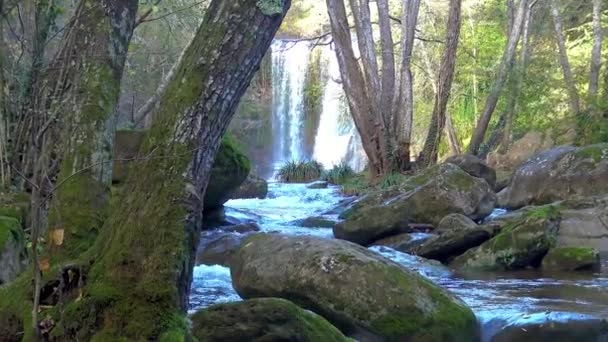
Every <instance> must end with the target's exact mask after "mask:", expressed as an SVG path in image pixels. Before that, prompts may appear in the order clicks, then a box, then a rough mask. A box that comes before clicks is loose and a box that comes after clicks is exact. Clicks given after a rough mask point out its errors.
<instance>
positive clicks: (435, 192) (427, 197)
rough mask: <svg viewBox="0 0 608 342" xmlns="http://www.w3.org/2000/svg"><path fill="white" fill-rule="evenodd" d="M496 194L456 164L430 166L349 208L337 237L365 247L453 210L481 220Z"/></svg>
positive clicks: (430, 222)
mask: <svg viewBox="0 0 608 342" xmlns="http://www.w3.org/2000/svg"><path fill="white" fill-rule="evenodd" d="M495 202H496V196H495V194H494V191H493V189H492V188H491V187H490V185H489V184H488V183H487V182H486V181H485V180H483V179H480V178H477V177H472V176H471V175H469V174H468V173H466V172H464V171H463V170H462V169H461V168H459V167H458V166H456V165H453V164H442V165H437V166H434V167H431V168H429V169H427V170H425V171H423V172H421V173H420V174H417V175H415V176H412V177H409V178H407V179H406V180H405V181H404V182H403V183H402V184H399V185H397V186H395V187H394V188H391V189H389V190H386V191H379V192H376V193H372V194H370V195H367V196H365V197H363V198H361V199H360V200H358V201H357V202H355V203H354V204H353V206H352V207H351V208H349V209H348V210H346V211H345V212H344V213H343V214H342V215H340V217H341V218H343V219H344V221H343V222H340V223H338V224H337V225H336V226H335V227H334V235H335V236H336V237H337V238H339V239H344V240H348V241H352V242H356V243H359V244H362V245H366V244H369V243H372V242H374V241H375V240H378V239H381V238H383V237H387V236H390V235H395V234H397V233H400V232H408V231H409V230H410V229H409V226H408V224H409V223H429V224H432V225H434V226H436V225H437V224H439V222H440V221H441V219H442V218H444V217H445V216H446V215H449V214H452V213H459V214H463V215H466V216H468V217H470V218H472V219H482V218H484V217H486V216H488V215H489V214H490V213H491V212H492V210H493V209H494V204H495Z"/></svg>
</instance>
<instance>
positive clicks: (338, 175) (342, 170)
mask: <svg viewBox="0 0 608 342" xmlns="http://www.w3.org/2000/svg"><path fill="white" fill-rule="evenodd" d="M354 175H355V171H354V170H353V169H352V168H351V167H350V165H348V163H346V162H345V161H342V162H340V164H338V165H334V167H333V168H332V169H331V170H327V171H325V172H324V174H323V180H324V181H327V182H329V183H331V184H335V185H343V184H345V183H347V182H348V181H349V180H350V179H351V178H352V177H353V176H354Z"/></svg>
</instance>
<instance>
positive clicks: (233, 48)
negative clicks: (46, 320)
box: [61, 0, 290, 341]
mask: <svg viewBox="0 0 608 342" xmlns="http://www.w3.org/2000/svg"><path fill="white" fill-rule="evenodd" d="M289 5H290V1H289V0H283V1H275V0H273V1H270V0H268V1H260V0H234V1H225V0H214V1H212V2H211V3H210V5H209V7H208V9H207V13H206V15H205V18H204V20H203V23H202V25H201V27H200V28H199V30H198V32H197V33H196V35H195V37H194V40H193V42H192V43H191V44H190V45H189V47H188V48H187V50H186V51H185V53H184V56H183V58H182V59H181V62H180V65H179V66H178V67H177V68H176V70H175V77H174V79H173V81H171V82H170V84H169V85H168V86H167V90H166V92H165V93H164V94H163V96H162V97H161V98H160V101H159V104H158V110H157V112H156V114H155V115H154V122H153V124H152V127H151V129H150V132H149V133H148V136H147V138H146V139H145V141H144V143H143V146H142V149H141V151H140V153H141V155H142V156H143V157H142V158H143V160H141V161H140V162H139V163H137V164H135V165H134V166H133V168H132V169H131V172H130V174H129V178H128V179H127V181H126V183H125V185H124V189H123V191H122V194H121V198H120V200H119V201H116V202H115V205H114V206H113V208H112V215H111V218H110V219H109V220H108V222H107V223H106V224H105V225H104V227H103V230H102V235H100V237H99V238H98V239H97V243H96V244H95V246H94V248H93V250H92V251H91V252H90V253H88V254H89V256H90V257H91V260H92V261H93V265H92V266H91V269H90V272H89V273H88V277H87V286H86V287H85V289H84V296H83V297H82V298H80V299H78V300H76V301H73V302H71V303H70V304H69V305H68V306H67V308H69V310H65V311H64V313H63V314H64V315H63V317H62V323H63V324H62V325H63V329H61V331H62V332H63V334H64V336H63V338H64V339H74V337H75V336H77V337H78V338H79V339H80V340H88V339H90V338H91V335H94V336H95V337H96V338H98V339H99V340H104V341H105V340H118V339H121V340H137V341H144V340H160V341H164V340H167V341H168V340H171V341H182V340H184V339H186V337H187V336H186V335H187V334H188V324H187V322H186V317H185V310H186V306H187V303H188V292H189V288H190V283H191V280H192V269H193V262H194V254H195V249H196V246H197V242H198V239H199V234H200V231H201V221H202V209H203V203H202V199H203V197H204V193H205V188H206V185H207V182H208V179H209V174H210V169H211V166H212V162H213V160H214V158H215V154H216V151H217V149H218V146H219V143H220V139H221V137H222V135H223V134H224V132H225V131H226V129H227V127H228V124H229V122H230V119H231V118H232V116H233V114H234V112H235V109H236V106H237V104H238V102H239V99H240V97H241V96H242V95H243V93H244V92H245V89H246V88H247V86H248V84H249V82H250V81H251V78H252V77H253V75H254V73H255V71H256V70H257V69H258V68H259V65H260V62H261V60H262V57H263V56H264V54H265V53H266V51H267V49H268V48H269V46H270V43H271V41H272V38H273V36H274V34H275V32H276V30H277V29H278V27H279V26H280V23H281V21H282V19H283V17H284V15H285V12H286V11H287V9H288V7H289Z"/></svg>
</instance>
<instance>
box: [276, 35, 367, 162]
mask: <svg viewBox="0 0 608 342" xmlns="http://www.w3.org/2000/svg"><path fill="white" fill-rule="evenodd" d="M312 48H313V47H312V46H311V44H310V43H309V42H301V41H290V40H276V41H275V42H274V43H273V44H272V92H273V116H272V120H273V122H272V127H273V136H274V138H273V164H274V166H275V168H277V167H279V166H280V164H281V163H283V162H285V161H288V160H303V159H314V160H317V161H319V162H321V163H322V164H323V166H324V167H325V168H331V167H332V166H334V165H336V164H338V163H340V162H342V161H346V162H348V163H349V165H350V166H351V167H352V168H353V169H355V170H357V171H360V170H361V169H363V167H364V166H365V155H364V153H363V149H362V147H361V143H360V139H359V136H358V134H357V131H356V129H355V126H354V124H353V123H352V119H351V117H350V114H349V112H348V106H347V105H346V102H345V97H344V91H343V89H342V85H341V83H340V69H339V66H338V61H337V58H336V55H335V51H334V49H333V46H332V45H322V46H316V47H314V49H321V52H320V53H321V63H323V66H322V67H323V69H324V70H326V71H327V72H324V73H323V75H322V77H321V80H320V82H322V83H323V84H322V86H323V89H324V91H323V95H322V104H321V106H322V108H321V112H320V118H319V120H318V122H319V124H318V127H317V129H316V132H317V133H316V135H315V136H314V146H312V148H311V149H308V150H310V151H312V155H310V152H309V153H306V152H305V151H306V150H307V149H306V148H305V147H306V146H305V144H306V139H305V137H304V126H305V122H306V120H307V118H306V117H305V115H304V113H305V112H306V110H305V109H306V108H305V103H304V102H305V101H304V97H305V94H304V91H305V82H306V73H307V69H308V67H309V65H310V59H311V49H312ZM308 115H315V114H314V113H309V114H308ZM317 115H318V114H317Z"/></svg>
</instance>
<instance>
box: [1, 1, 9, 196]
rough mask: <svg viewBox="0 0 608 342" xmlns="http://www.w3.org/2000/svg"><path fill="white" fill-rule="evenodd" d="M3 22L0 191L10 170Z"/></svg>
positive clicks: (5, 184) (2, 7) (6, 180)
mask: <svg viewBox="0 0 608 342" xmlns="http://www.w3.org/2000/svg"><path fill="white" fill-rule="evenodd" d="M3 16H4V0H0V17H3ZM4 51H6V47H5V44H4V20H2V19H1V18H0V189H2V188H4V187H5V186H7V185H8V183H9V179H10V169H9V165H8V149H7V146H8V127H9V115H8V110H7V109H8V108H7V105H6V91H7V89H6V82H5V79H4V59H5V57H4Z"/></svg>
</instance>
